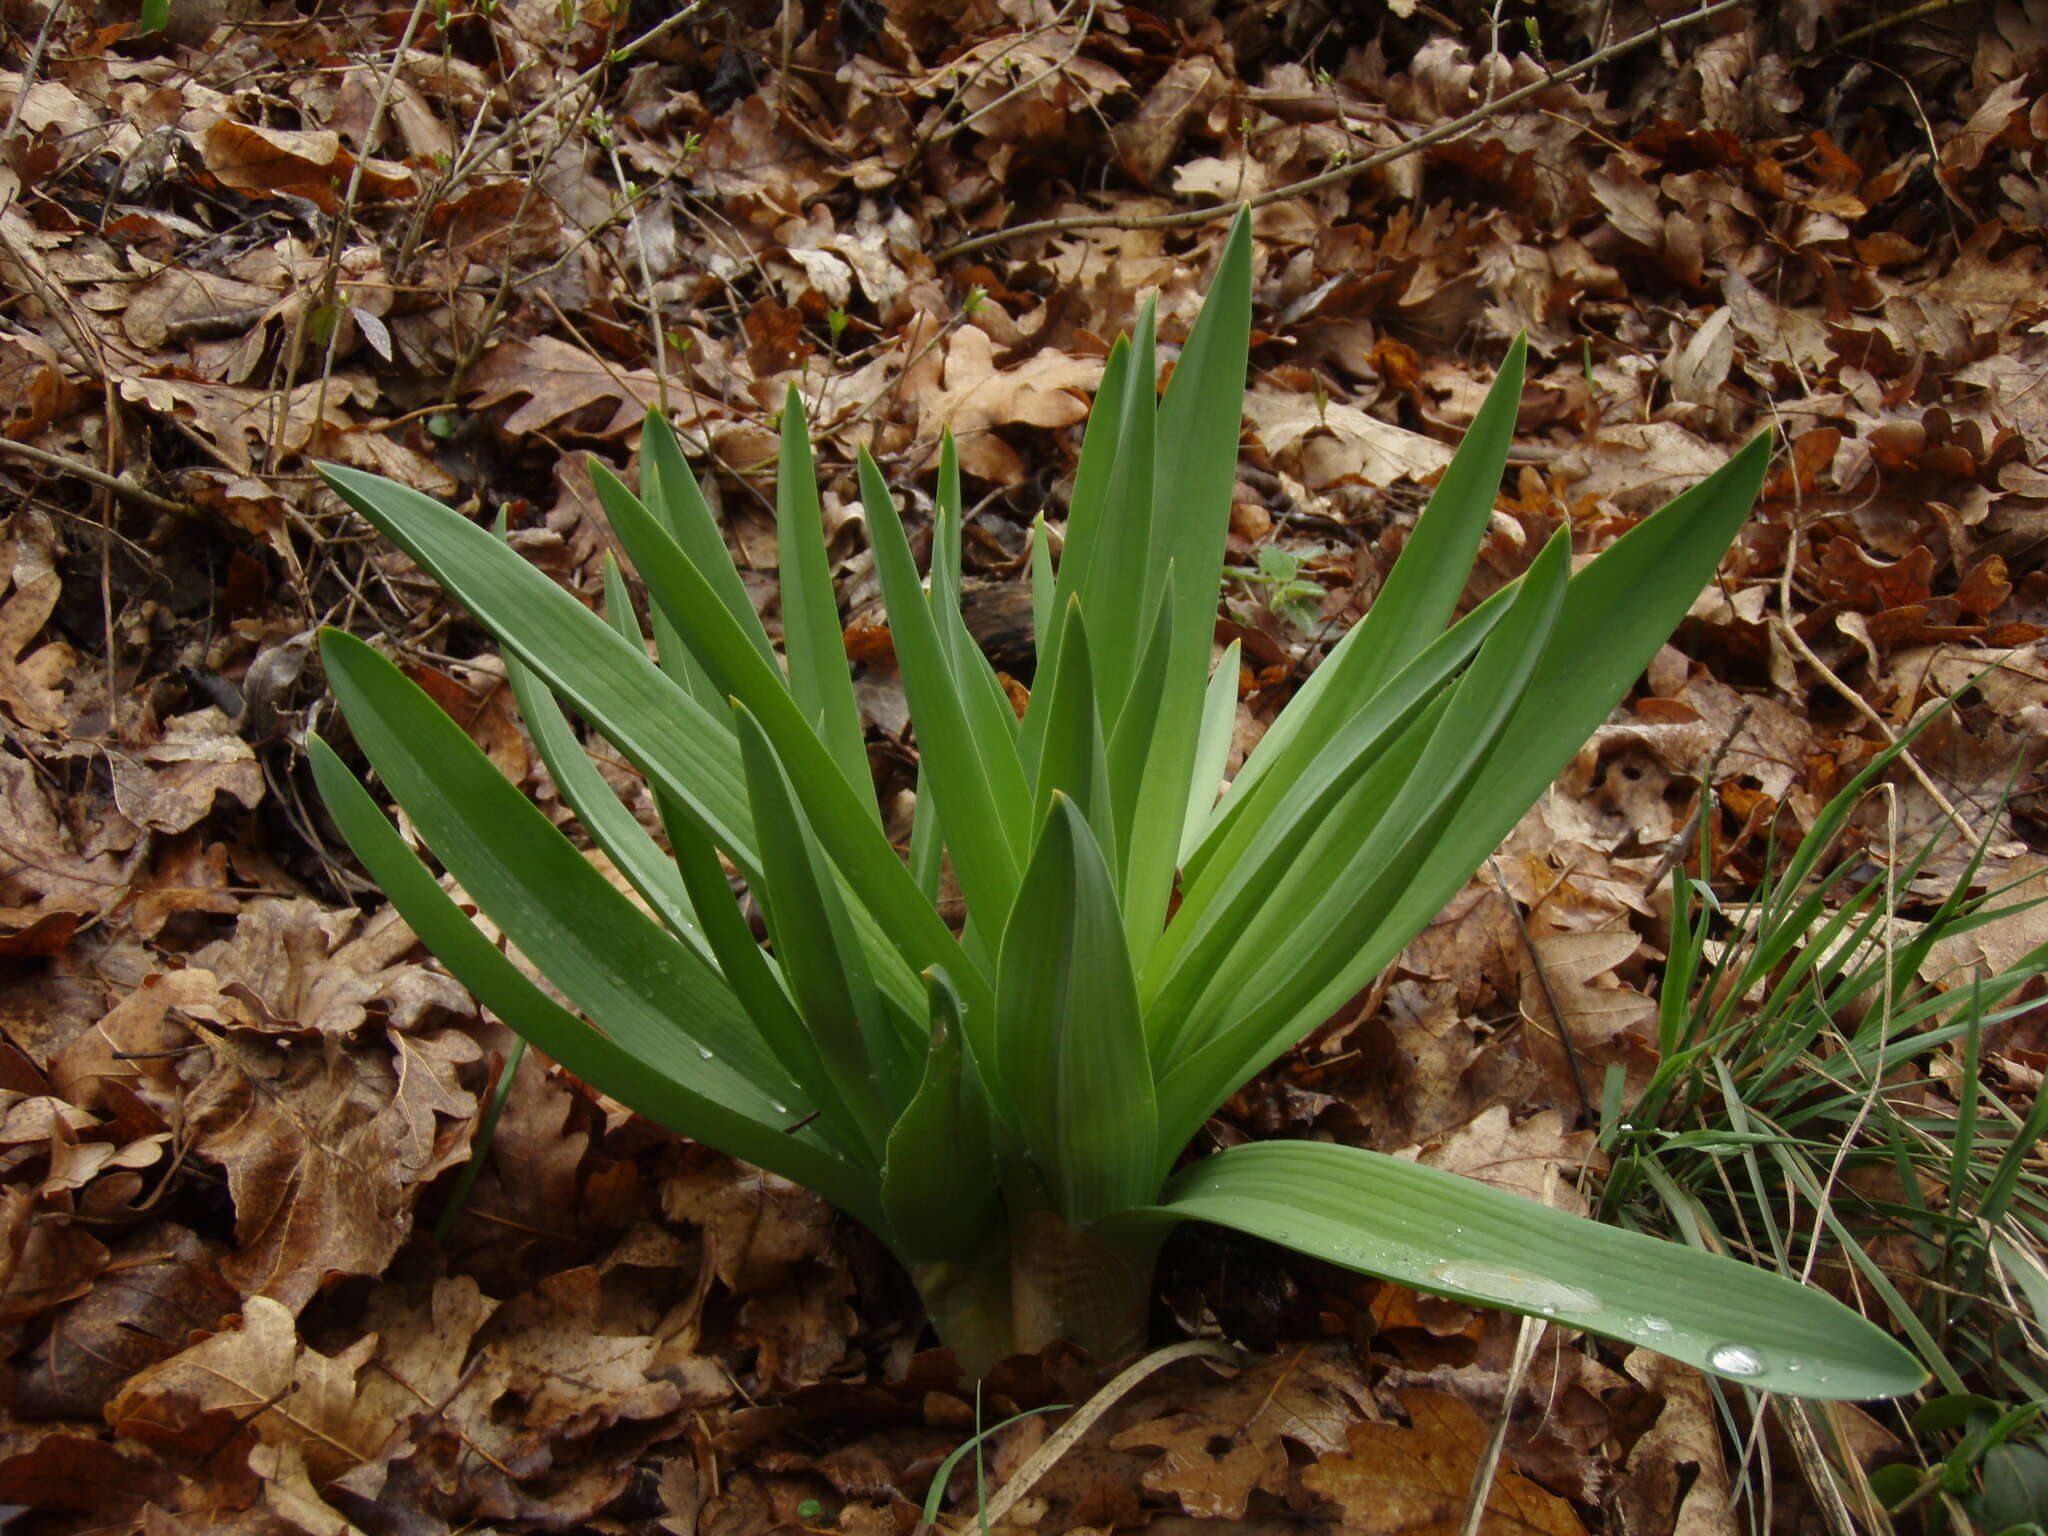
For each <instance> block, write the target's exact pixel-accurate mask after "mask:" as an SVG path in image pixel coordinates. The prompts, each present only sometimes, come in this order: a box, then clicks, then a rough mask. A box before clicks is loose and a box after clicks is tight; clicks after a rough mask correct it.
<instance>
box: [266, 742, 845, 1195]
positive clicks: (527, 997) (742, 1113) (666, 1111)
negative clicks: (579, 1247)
mask: <svg viewBox="0 0 2048 1536" xmlns="http://www.w3.org/2000/svg"><path fill="white" fill-rule="evenodd" d="M306 748H307V754H308V756H309V757H310V758H311V759H312V764H313V776H314V779H315V780H316V781H317V783H318V784H319V787H320V798H321V801H322V803H323V804H325V806H326V807H327V811H328V814H329V815H331V816H332V817H333V818H334V822H335V825H336V826H338V827H339V828H340V829H341V833H342V836H343V837H344V838H346V839H347V841H348V845H349V847H350V848H351V849H352V850H353V851H354V852H355V855H356V857H357V858H359V859H361V860H362V862H363V867H364V868H365V869H367V870H368V871H369V872H370V875H371V878H372V879H374V880H375V881H376V882H377V884H378V885H379V886H381V887H382V888H383V891H384V894H385V895H386V896H388V897H390V898H391V903H392V905H393V906H395V907H396V908H397V909H398V911H399V913H400V915H402V916H403V917H404V918H405V920H406V922H407V923H409V924H410V925H411V926H412V930H413V932H414V933H416V934H418V935H419V937H420V942H421V943H423V944H425V945H426V946H427V948H429V949H430V950H432V951H433V952H434V954H435V955H437V956H438V957H439V958H440V959H441V961H442V963H443V964H445V965H446V966H447V967H448V969H449V970H450V971H452V972H454V974H455V977H456V979H457V980H458V981H460V982H461V983H462V984H463V985H464V986H465V987H467V988H469V990H470V991H471V992H472V993H474V994H475V995H476V998H477V1000H478V1001H479V1002H481V1003H482V1004H483V1005H484V1006H485V1007H486V1008H489V1009H490V1010H491V1011H492V1012H493V1013H495V1014H497V1016H498V1017H499V1018H501V1019H503V1020H504V1021H505V1022H506V1023H507V1024H508V1025H510V1026H511V1027H512V1029H513V1030H515V1031H516V1032H517V1033H518V1034H519V1036H520V1038H522V1039H524V1040H529V1041H531V1042H532V1043H533V1044H534V1045H535V1046H537V1047H539V1048H540V1049H541V1050H542V1051H545V1052H546V1053H547V1054H548V1055H549V1056H550V1057H552V1058H553V1059H554V1060H556V1061H558V1062H560V1063H561V1064H562V1065H563V1066H565V1067H567V1068H568V1069H569V1070H570V1071H571V1072H574V1073H575V1074H576V1075H577V1076H578V1077H580V1078H582V1079H583V1080H584V1081H585V1082H586V1083H589V1084H590V1085H591V1086H592V1087H593V1088H596V1089H597V1090H598V1091H599V1092H601V1093H607V1094H610V1095H611V1096H612V1097H613V1098H615V1099H618V1100H619V1101H620V1102H622V1103H630V1104H632V1105H633V1106H634V1107H635V1108H636V1109H637V1110H638V1111H639V1112H640V1113H641V1114H644V1115H646V1116H648V1117H649V1118H650V1119H654V1120H657V1121H659V1122H660V1123H661V1124H663V1125H666V1126H667V1127H669V1129H670V1130H673V1131H675V1132H677V1133H678V1134H680V1135H685V1136H693V1137H695V1138H697V1139H698V1140H700V1141H703V1142H704V1143H706V1144H707V1145H709V1146H713V1147H716V1148H718V1149H719V1150H720V1151H722V1152H726V1153H729V1154H731V1155H732V1156H734V1157H738V1158H743V1159H745V1160H746V1161H747V1162H750V1163H753V1164H754V1165H756V1166H757V1167H761V1168H766V1169H769V1170H771V1171H772V1172H775V1173H779V1174H781V1175H782V1176H783V1177H784V1178H787V1179H794V1180H796V1181H797V1182H798V1183H800V1184H802V1185H804V1186H805V1187H806V1188H809V1189H814V1190H816V1191H818V1193H819V1194H821V1195H823V1196H825V1198H826V1199H828V1200H830V1201H831V1202H832V1203H833V1204H834V1205H837V1206H838V1207H839V1208H840V1209H841V1210H844V1211H846V1212H848V1213H849V1214H850V1215H853V1216H854V1217H856V1218H858V1219H859V1220H862V1221H866V1222H869V1223H870V1224H874V1223H877V1222H879V1220H880V1218H881V1201H880V1194H879V1191H878V1190H877V1189H876V1187H875V1181H874V1176H873V1175H872V1174H871V1173H867V1174H864V1173H863V1172H862V1171H861V1170H859V1169H857V1168H855V1167H853V1166H852V1165H850V1164H849V1163H847V1162H846V1161H845V1160H844V1159H843V1158H841V1157H839V1156H838V1155H837V1154H835V1153H834V1152H832V1151H831V1150H830V1149H828V1148H825V1147H822V1146H820V1145H818V1144H817V1140H816V1137H815V1135H814V1133H813V1132H812V1131H811V1130H810V1129H809V1128H808V1127H806V1128H804V1129H802V1130H792V1129H790V1128H791V1127H793V1126H795V1125H796V1123H797V1121H798V1119H799V1118H800V1112H799V1111H797V1110H796V1109H794V1108H792V1110H791V1112H790V1114H789V1115H788V1116H787V1117H786V1118H785V1117H783V1116H782V1115H780V1114H778V1113H776V1112H775V1111H774V1107H773V1105H772V1104H771V1105H770V1106H769V1110H770V1113H771V1114H775V1118H774V1119H772V1120H766V1119H763V1118H761V1117H760V1116H758V1115H756V1114H753V1113H750V1112H748V1111H746V1110H742V1109H739V1108H735V1107H734V1106H733V1105H732V1104H731V1103H729V1102H727V1101H726V1100H724V1099H723V1098H721V1097H720V1096H717V1095H716V1094H714V1093H713V1092H711V1091H710V1088H711V1085H710V1083H709V1082H708V1081H707V1077H706V1074H705V1073H704V1072H703V1071H702V1067H703V1063H702V1061H701V1060H700V1058H699V1057H698V1056H697V1053H696V1052H695V1051H694V1050H690V1049H688V1048H687V1047H683V1048H680V1049H679V1048H678V1047H681V1041H680V1040H678V1039H676V1038H674V1037H672V1036H670V1037H665V1038H658V1039H650V1040H637V1039H629V1040H617V1039H613V1038H612V1037H611V1036H609V1035H607V1034H604V1033H601V1032H599V1031H598V1030H596V1029H594V1028H592V1027H591V1026H590V1025H588V1024H586V1023H584V1022H583V1021H582V1020H581V1019H579V1018H577V1017H576V1016H575V1015H574V1014H572V1013H570V1012H569V1011H568V1010H567V1009H566V1008H563V1007H562V1006H561V1005H560V1004H559V1003H557V1002H555V1001H554V1000H553V999H552V998H550V997H549V996H548V995H547V994H546V993H544V992H542V991H541V990H540V988H539V987H537V986H535V985H534V984H533V983H532V982H530V981H528V980H527V979H526V977H525V976H524V975H522V974H521V973H520V970H519V968H518V967H517V966H516V965H514V964H513V963H512V962H511V961H510V960H509V959H507V958H506V957H505V956H504V955H503V954H502V953H500V952H499V950H498V949H497V948H496V947H495V946H493V945H492V944H491V942H490V941H489V940H488V939H486V938H485V937H484V936H483V934H482V933H480V932H479V931H478V930H477V927H476V925H475V924H474V923H472V922H471V921H470V920H469V918H468V917H466V916H465V915H464V914H463V911H462V909H461V908H460V907H458V906H456V904H455V902H454V900H453V898H451V897H450V896H449V895H448V893H447V892H446V891H444V890H442V889H441V887H440V885H439V884H438V883H437V882H436V881H435V879H434V877H433V876H432V875H430V874H429V873H427V870H426V867H425V866H424V865H422V864H421V863H420V861H419V860H418V859H417V858H416V857H414V855H413V852H412V850H411V849H410V848H408V847H406V846H405V842H404V840H403V839H402V838H400V837H399V835H398V833H397V832H396V831H395V830H394V829H393V828H392V826H391V823H390V822H388V821H386V820H385V819H384V813H383V812H382V811H381V810H379V809H378V808H377V805H376V802H374V801H373V800H371V798H370V796H369V792H368V791H367V790H365V789H364V788H363V786H362V785H361V784H360V783H358V782H357V781H356V777H355V775H354V774H352V773H350V772H349V771H348V769H347V768H346V767H345V766H344V765H343V764H342V761H341V759H340V758H338V757H336V756H335V755H334V751H333V749H332V748H330V747H329V746H328V745H327V743H326V742H324V741H322V740H321V739H320V738H319V737H317V736H311V737H308V738H307V743H306ZM878 1230H879V1228H878Z"/></svg>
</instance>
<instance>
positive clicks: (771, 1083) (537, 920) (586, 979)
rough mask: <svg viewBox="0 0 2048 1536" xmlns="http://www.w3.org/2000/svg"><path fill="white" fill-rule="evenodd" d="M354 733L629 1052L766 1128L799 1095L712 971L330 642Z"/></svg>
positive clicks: (481, 762)
mask: <svg viewBox="0 0 2048 1536" xmlns="http://www.w3.org/2000/svg"><path fill="white" fill-rule="evenodd" d="M320 656H321V660H322V661H323V662H324V663H325V665H326V671H327V680H328V683H329V685H330V686H331V687H332V688H333V689H334V695H335V697H336V698H337V699H339V700H340V701H341V706H342V709H343V710H344V711H345V712H346V713H347V715H348V722H349V729H350V730H351V731H353V732H354V733H355V738H356V740H357V742H358V743H360V744H361V746H362V748H363V752H364V754H365V755H366V756H368V758H369V759H370V761H371V763H372V764H374V765H375V767H376V769H377V773H378V775H379V776H380V777H381V778H382V779H383V781H384V783H385V785H386V787H388V788H389V789H390V791H391V793H392V795H393V796H394V797H395V798H396V799H397V801H398V803H399V804H400V805H402V806H403V807H405V811H406V814H407V815H409V816H411V817H412V819H413V824H414V825H415V826H417V827H418V828H419V831H420V836H421V837H422V838H424V839H425V840H426V843H427V846H428V847H430V848H432V849H433V850H434V855H435V857H437V858H438V859H440V861H441V863H442V864H443V865H445V866H446V867H447V869H448V871H449V873H451V874H453V875H454V876H455V878H456V879H457V880H459V881H461V882H462V886H463V889H464V890H466V891H468V892H469V894H470V897H471V899H472V900H474V901H475V902H476V903H477V905H478V906H479V907H481V908H482V909H483V910H484V911H485V912H487V913H489V914H490V917H491V920H492V921H493V922H495V923H496V924H497V925H498V926H499V928H501V929H503V930H504V932H505V936H506V937H507V938H509V939H511V941H512V942H513V943H514V944H517V945H518V946H519V947H520V949H521V950H523V951H524V952H525V953H526V955H527V956H528V958H530V959H531V960H532V961H533V963H534V964H535V965H537V966H539V967H540V968H541V969H542V971H543V972H544V973H545V974H546V975H547V977H548V979H549V980H551V981H552V982H554V983H555V985H556V986H558V987H560V988H561V989H562V991H563V993H564V994H565V995H567V996H568V998H569V999H570V1000H571V1001H572V1002H574V1003H575V1004H576V1006H577V1007H579V1008H581V1009H582V1010H583V1011H584V1012H585V1013H587V1014H589V1015H590V1016H591V1017H592V1018H593V1019H596V1020H598V1021H600V1022H601V1023H602V1025H603V1027H604V1028H605V1030H606V1032H607V1033H609V1034H610V1035H611V1036H612V1038H613V1039H615V1040H617V1041H618V1042H619V1043H620V1044H622V1045H626V1046H628V1047H631V1048H635V1049H639V1050H643V1051H647V1052H649V1053H653V1052H657V1051H660V1052H666V1053H670V1054H674V1053H676V1052H678V1051H683V1050H687V1051H690V1052H695V1053H697V1054H698V1055H699V1056H700V1057H701V1058H702V1067H701V1078H702V1081H703V1085H704V1091H705V1092H707V1093H712V1094H715V1095H716V1096H717V1097H718V1098H720V1099H721V1100H723V1101H725V1102H726V1103H729V1104H731V1105H732V1106H733V1107H734V1108H735V1109H738V1110H741V1111H743V1112H745V1113H749V1114H752V1115H753V1116H754V1117H755V1118H757V1119H760V1120H762V1121H764V1122H766V1121H769V1120H772V1119H775V1118H778V1117H779V1116H780V1113H781V1111H779V1110H777V1109H775V1108H774V1103H775V1102H776V1101H780V1102H783V1103H789V1102H791V1101H793V1100H794V1099H796V1098H797V1097H798V1093H797V1088H796V1085H795V1084H794V1083H793V1082H791V1081H790V1079H789V1076H788V1074H787V1073H785V1072H784V1071H783V1070H782V1068H781V1066H780V1065H779V1064H778V1063H777V1062H776V1060H775V1058H774V1056H773V1055H772V1054H770V1052H769V1051H768V1049H767V1048H766V1046H765V1045H763V1043H762V1041H761V1038H760V1036H759V1035H758V1034H757V1033H756V1032H755V1030H754V1027H753V1025H752V1024H751V1023H750V1022H749V1021H748V1019H747V1017H746V1015H745V1014H743V1013H741V1012H740V1010H739V1008H738V1006H737V1005H736V1003H735V1002H734V1000H733V997H732V993H731V991H730V990H729V989H728V988H727V987H726V985H725V983H724V981H723V980H722V979H721V978H720V977H719V976H718V974H717V973H716V972H715V971H712V970H711V969H710V968H709V967H707V966H706V965H705V964H704V962H703V961H702V960H700V959H699V958H698V957H697V955H696V954H695V953H694V952H693V951H691V950H690V949H689V948H687V947H686V946H685V945H683V944H682V943H680V942H679V941H677V940H676V939H675V938H673V937H672V936H671V935H670V934H669V933H668V932H666V931H665V930H664V929H662V928H661V927H659V926H658V925H657V924H655V923H654V922H653V921H652V920H650V919H649V918H647V917H645V916H643V915H642V914H641V913H640V912H639V911H638V910H637V909H635V907H634V906H633V904H632V902H631V901H629V900H628V899H627V898H626V897H625V896H624V895H623V894H622V893H621V892H620V891H619V890H618V889H617V888H616V887H614V886H613V885H612V884H611V882H610V881H608V880H606V879H605V878H604V876H602V875H600V874H599V873H598V872H597V871H596V870H595V869H593V868H592V867H591V866H590V862H589V861H588V860H587V859H585V858H584V857H583V855H582V854H581V853H579V852H577V851H576V849H575V847H574V846H573V845H572V844H571V843H570V842H569V840H568V839H567V838H565V837H564V836H562V834H561V832H560V830H559V829H558V828H556V827H555V826H554V825H553V823H551V822H550V821H549V820H548V819H547V817H546V816H544V815H542V814H541V812H540V810H539V809H538V808H537V807H536V806H535V805H534V804H533V803H532V802H531V801H530V800H528V799H527V798H526V796H524V795H522V794H521V793H520V792H519V791H518V789H517V788H515V787H514V786H513V785H512V784H511V783H510V782H509V781H508V780H507V779H506V778H505V776H504V775H503V774H502V773H500V772H498V770H497V768H496V767H494V766H493V765H492V763H491V760H490V759H489V758H487V757H485V756H484V754H483V753H482V752H481V751H480V750H479V749H478V748H477V746H476V744H475V743H474V742H472V741H471V740H470V739H469V737H468V736H467V735H466V734H464V732H463V730H462V728H461V727H460V726H458V725H457V724H456V723H455V722H454V721H453V720H451V719H449V718H448V716H447V715H446V714H444V713H443V712H442V711H441V709H440V708H439V707H438V706H437V705H435V704H434V702H433V701H432V700H431V699H429V698H428V697H427V696H426V694H425V693H423V692H421V691H420V689H419V688H418V687H417V686H415V685H414V684H413V683H411V682H409V681H408V680H407V679H406V678H405V677H404V676H403V675H402V674H401V673H400V672H399V670H398V669H397V668H396V667H394V666H393V665H392V664H391V663H390V662H388V661H386V660H385V659H384V658H383V657H382V656H380V655H378V654H377V653H376V652H375V651H373V650H371V649H370V647H369V646H367V645H365V644H364V643H363V642H362V641H360V640H358V639H356V638H354V637H353V636H351V635H346V634H343V633H342V632H341V631H339V630H333V629H330V630H327V631H324V632H323V633H322V635H321V637H320Z"/></svg>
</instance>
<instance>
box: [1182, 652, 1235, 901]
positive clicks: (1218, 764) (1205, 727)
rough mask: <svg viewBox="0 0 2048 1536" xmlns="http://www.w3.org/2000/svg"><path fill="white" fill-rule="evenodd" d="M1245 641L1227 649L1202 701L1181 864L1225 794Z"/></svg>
mask: <svg viewBox="0 0 2048 1536" xmlns="http://www.w3.org/2000/svg"><path fill="white" fill-rule="evenodd" d="M1242 649H1243V643H1242V642H1241V641H1237V640H1233V641H1231V642H1230V644H1229V645H1227V646H1225V647H1224V648H1223V659H1222V660H1221V661H1219V662H1217V663H1216V670H1215V671H1214V672H1213V673H1212V674H1210V677H1209V692H1208V693H1207V695H1205V696H1204V698H1203V700H1202V733H1201V735H1200V737H1198V738H1197V741H1196V746H1195V772H1194V776H1193V779H1192V781H1191V782H1190V783H1189V785H1188V811H1187V816H1186V818H1185V819H1184V820H1183V821H1182V823H1181V833H1180V860H1181V862H1182V863H1183V864H1185V863H1186V862H1187V858H1188V855H1189V854H1191V853H1193V852H1194V851H1195V848H1196V846H1197V845H1198V844H1199V843H1200V842H1201V840H1202V836H1203V833H1204V832H1205V831H1206V830H1207V828H1208V825H1209V813H1210V812H1211V811H1212V810H1214V809H1215V806H1216V800H1217V797H1218V796H1219V795H1221V794H1222V793H1223V770H1224V769H1225V768H1226V767H1227V766H1228V765H1229V763H1230V748H1231V743H1232V742H1233V741H1235V740H1236V737H1237V684H1238V673H1239V670H1240V668H1241V665H1242V664H1241V662H1240V660H1239V656H1240V653H1241V651H1242Z"/></svg>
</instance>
